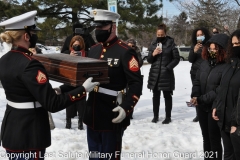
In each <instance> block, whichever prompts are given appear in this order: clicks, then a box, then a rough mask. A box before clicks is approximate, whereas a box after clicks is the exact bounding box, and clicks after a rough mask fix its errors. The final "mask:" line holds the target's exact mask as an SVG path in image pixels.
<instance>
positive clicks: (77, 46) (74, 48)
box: [72, 45, 82, 51]
mask: <svg viewBox="0 0 240 160" xmlns="http://www.w3.org/2000/svg"><path fill="white" fill-rule="evenodd" d="M72 48H73V50H74V51H81V50H82V49H81V47H80V45H76V46H73V47H72Z"/></svg>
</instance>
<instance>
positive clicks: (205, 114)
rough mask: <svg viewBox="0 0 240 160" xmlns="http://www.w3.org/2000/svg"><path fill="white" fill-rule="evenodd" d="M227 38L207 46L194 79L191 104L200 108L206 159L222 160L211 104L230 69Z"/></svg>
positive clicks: (218, 38)
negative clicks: (226, 60) (226, 59)
mask: <svg viewBox="0 0 240 160" xmlns="http://www.w3.org/2000/svg"><path fill="white" fill-rule="evenodd" d="M228 39H229V37H228V36H227V35H226V34H217V35H215V36H213V37H212V38H211V39H210V40H209V41H208V42H207V43H206V45H205V46H204V47H203V51H202V57H203V59H204V61H203V62H202V63H201V65H200V66H199V69H198V71H197V75H196V77H195V79H194V80H193V87H192V94H191V97H192V99H191V103H193V104H194V105H195V106H196V107H197V108H198V118H199V124H200V127H201V130H202V136H203V149H204V153H206V154H205V159H219V160H221V159H222V145H221V134H220V130H219V128H218V125H217V122H216V121H215V120H214V119H213V118H212V104H213V101H214V100H215V98H216V88H217V87H218V86H219V85H220V82H221V77H222V73H223V70H224V69H225V68H226V66H227V64H226V63H225V57H226V47H227V42H228Z"/></svg>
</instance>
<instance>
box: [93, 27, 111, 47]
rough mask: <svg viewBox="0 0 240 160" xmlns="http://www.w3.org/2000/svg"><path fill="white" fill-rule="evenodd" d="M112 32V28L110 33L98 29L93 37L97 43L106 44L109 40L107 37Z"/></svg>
mask: <svg viewBox="0 0 240 160" xmlns="http://www.w3.org/2000/svg"><path fill="white" fill-rule="evenodd" d="M111 32H112V26H111V28H110V31H108V30H100V29H96V30H95V36H96V39H97V41H98V42H102V43H104V42H106V41H107V39H108V38H109V36H110V35H111Z"/></svg>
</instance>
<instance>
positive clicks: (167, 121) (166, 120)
mask: <svg viewBox="0 0 240 160" xmlns="http://www.w3.org/2000/svg"><path fill="white" fill-rule="evenodd" d="M170 122H172V120H171V118H169V117H166V118H165V120H164V121H162V124H169V123H170Z"/></svg>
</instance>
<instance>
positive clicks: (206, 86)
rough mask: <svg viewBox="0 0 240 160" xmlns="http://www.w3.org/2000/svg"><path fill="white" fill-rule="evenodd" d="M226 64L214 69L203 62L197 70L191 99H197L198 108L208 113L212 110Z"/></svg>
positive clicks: (206, 62) (218, 65)
mask: <svg viewBox="0 0 240 160" xmlns="http://www.w3.org/2000/svg"><path fill="white" fill-rule="evenodd" d="M227 65H228V64H226V63H221V64H217V65H216V66H214V67H211V66H210V65H209V62H208V61H206V60H204V61H203V62H202V63H201V65H200V66H199V69H198V70H197V74H196V78H195V80H194V81H193V87H192V94H191V97H198V98H197V101H198V106H197V107H198V108H199V109H202V110H203V111H206V112H209V111H211V109H212V104H213V101H214V100H215V98H216V96H217V93H216V89H217V87H218V86H219V85H220V82H221V78H222V73H223V70H224V69H225V68H226V67H227Z"/></svg>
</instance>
